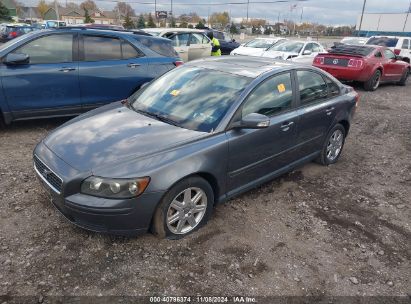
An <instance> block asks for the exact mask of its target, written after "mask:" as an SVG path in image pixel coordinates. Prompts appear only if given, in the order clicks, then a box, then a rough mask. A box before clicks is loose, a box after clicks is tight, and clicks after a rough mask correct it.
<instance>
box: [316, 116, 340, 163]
mask: <svg viewBox="0 0 411 304" xmlns="http://www.w3.org/2000/svg"><path fill="white" fill-rule="evenodd" d="M345 135H346V132H345V128H344V126H343V125H340V124H336V125H335V127H334V128H332V129H331V131H330V132H329V133H328V135H327V139H326V140H325V142H324V146H323V148H322V150H321V154H320V156H319V157H318V158H317V160H316V161H317V162H318V163H320V164H322V165H324V166H328V165H331V164H334V163H336V162H337V161H338V159H339V158H340V155H341V152H342V149H343V147H344V142H345Z"/></svg>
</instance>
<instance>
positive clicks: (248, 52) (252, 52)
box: [233, 46, 265, 56]
mask: <svg viewBox="0 0 411 304" xmlns="http://www.w3.org/2000/svg"><path fill="white" fill-rule="evenodd" d="M264 51H265V49H259V48H251V47H246V46H240V47H239V48H237V49H235V50H234V51H233V53H234V54H235V55H244V56H261V55H262V54H263V53H264Z"/></svg>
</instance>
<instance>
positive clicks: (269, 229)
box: [0, 82, 411, 296]
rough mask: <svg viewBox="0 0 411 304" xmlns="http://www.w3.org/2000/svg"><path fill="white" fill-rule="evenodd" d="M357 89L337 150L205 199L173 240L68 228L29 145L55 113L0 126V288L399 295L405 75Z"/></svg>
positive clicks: (407, 119) (410, 153)
mask: <svg viewBox="0 0 411 304" xmlns="http://www.w3.org/2000/svg"><path fill="white" fill-rule="evenodd" d="M357 89H358V90H359V92H360V94H361V99H360V104H359V108H358V110H357V114H356V117H355V119H354V124H353V125H352V127H351V131H350V134H349V136H348V139H347V142H346V145H345V148H344V151H343V154H342V157H341V158H340V160H339V162H338V163H337V164H335V165H332V166H329V167H322V166H320V165H317V164H314V163H312V164H308V165H306V166H304V167H302V168H300V169H298V170H296V171H294V172H291V173H289V174H286V175H284V176H282V177H281V178H278V179H276V180H274V181H272V182H269V183H266V184H264V185H263V186H261V187H259V188H257V189H255V190H253V191H250V192H248V193H245V194H243V195H242V196H240V197H237V198H235V199H233V200H231V201H229V202H227V203H225V204H224V205H220V206H218V207H217V208H216V210H215V212H214V215H213V216H212V218H211V220H210V221H209V223H208V225H207V226H205V227H204V228H202V229H201V230H199V231H197V232H196V233H194V234H191V235H190V236H189V237H187V238H185V239H183V240H179V241H169V240H159V239H157V238H155V237H154V236H152V235H150V234H147V235H145V236H141V237H138V238H121V237H111V236H107V235H102V234H96V233H91V232H87V231H84V230H82V229H79V228H76V227H75V226H73V225H72V224H70V223H68V222H67V221H66V220H65V219H64V218H63V217H62V216H60V215H59V214H58V213H57V211H56V210H55V209H54V208H53V206H52V205H51V203H50V202H49V201H48V198H47V195H46V194H44V193H43V190H42V189H41V187H40V186H39V183H38V181H37V180H36V177H35V174H34V171H33V166H32V150H33V148H34V146H35V145H36V143H37V142H38V141H40V140H41V139H42V138H43V137H44V136H45V135H46V134H47V133H48V132H49V131H51V130H52V129H53V128H55V127H57V126H58V125H60V124H62V123H63V122H64V120H63V119H58V120H56V119H49V120H40V121H29V122H19V123H14V124H13V125H12V126H11V127H9V128H8V129H5V130H0V142H1V145H0V202H1V208H0V226H1V231H0V243H1V247H0V269H1V270H0V284H1V285H0V294H7V295H42V296H47V295H77V296H78V295H159V294H167V295H197V294H201V295H207V296H208V295H238V294H246V295H260V296H262V295H314V296H321V295H406V294H407V293H409V292H410V291H411V283H410V269H411V265H410V260H411V245H410V239H411V226H410V218H411V212H410V197H411V135H410V134H411V100H410V96H411V83H410V82H409V83H408V85H407V86H406V87H398V86H395V85H389V86H382V87H381V88H379V89H378V90H377V91H376V92H371V93H368V92H364V91H363V90H361V89H360V88H357Z"/></svg>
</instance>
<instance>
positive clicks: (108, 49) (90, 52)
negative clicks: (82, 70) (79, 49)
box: [83, 36, 122, 61]
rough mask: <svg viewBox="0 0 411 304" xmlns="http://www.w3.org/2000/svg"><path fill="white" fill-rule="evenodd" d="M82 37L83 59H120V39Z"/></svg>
mask: <svg viewBox="0 0 411 304" xmlns="http://www.w3.org/2000/svg"><path fill="white" fill-rule="evenodd" d="M83 39H84V60H85V61H101V60H117V59H122V56H121V41H120V39H117V38H111V37H100V36H83Z"/></svg>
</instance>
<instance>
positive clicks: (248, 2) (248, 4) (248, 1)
mask: <svg viewBox="0 0 411 304" xmlns="http://www.w3.org/2000/svg"><path fill="white" fill-rule="evenodd" d="M249 6H250V0H247V24H248V7H249Z"/></svg>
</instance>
